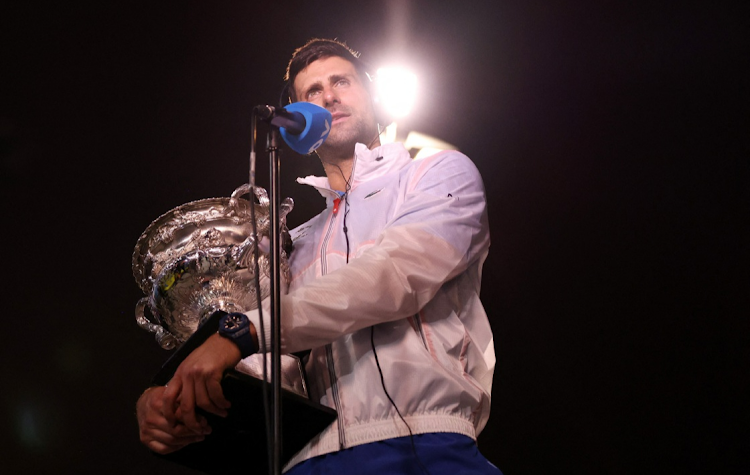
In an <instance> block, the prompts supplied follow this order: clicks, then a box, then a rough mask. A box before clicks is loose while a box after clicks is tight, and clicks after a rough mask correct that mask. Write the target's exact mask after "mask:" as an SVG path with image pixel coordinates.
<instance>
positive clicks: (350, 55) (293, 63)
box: [282, 38, 370, 102]
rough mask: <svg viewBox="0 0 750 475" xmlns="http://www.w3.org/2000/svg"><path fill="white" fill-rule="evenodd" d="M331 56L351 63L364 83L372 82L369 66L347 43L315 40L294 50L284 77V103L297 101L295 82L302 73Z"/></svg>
mask: <svg viewBox="0 0 750 475" xmlns="http://www.w3.org/2000/svg"><path fill="white" fill-rule="evenodd" d="M331 56H338V57H339V58H343V59H345V60H347V61H349V62H350V63H352V64H353V65H354V69H355V70H356V71H357V73H358V74H359V78H360V80H361V81H362V83H363V84H365V85H367V84H368V83H369V82H370V80H369V75H368V74H367V71H368V67H367V64H366V63H365V62H364V61H362V60H361V59H360V57H359V52H357V51H354V50H353V49H351V48H350V47H348V46H347V45H346V44H345V43H343V42H341V41H338V40H335V39H334V40H329V39H323V38H313V39H311V40H310V41H308V42H307V43H305V44H304V45H303V46H300V47H299V48H297V49H296V50H294V53H293V54H292V59H290V60H289V64H288V65H287V67H286V74H285V75H284V81H286V84H285V85H284V92H283V93H282V102H285V101H290V102H296V101H297V97H296V94H295V92H294V80H295V78H296V77H297V74H299V72H300V71H302V70H303V69H305V68H306V67H308V66H309V65H310V64H311V63H312V62H314V61H317V60H319V59H324V58H330V57H331Z"/></svg>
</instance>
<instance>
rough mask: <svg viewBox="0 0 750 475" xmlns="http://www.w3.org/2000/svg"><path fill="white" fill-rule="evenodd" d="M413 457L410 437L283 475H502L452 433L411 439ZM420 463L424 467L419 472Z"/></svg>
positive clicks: (354, 449) (348, 451)
mask: <svg viewBox="0 0 750 475" xmlns="http://www.w3.org/2000/svg"><path fill="white" fill-rule="evenodd" d="M414 447H415V448H416V452H417V455H418V458H417V456H415V455H414V450H413V449H412V441H411V438H410V437H408V436H407V437H398V438H396V439H387V440H381V441H379V442H372V443H369V444H363V445H357V446H355V447H351V448H348V449H344V450H340V451H338V452H333V453H330V454H325V455H320V456H318V457H313V458H311V459H307V460H305V461H304V462H301V463H299V464H297V465H295V466H294V467H292V469H291V470H289V471H288V472H286V475H323V474H349V473H352V474H357V475H367V474H373V475H383V474H384V473H387V474H408V475H412V474H413V475H469V474H487V475H502V472H501V471H500V470H499V469H498V468H497V467H495V466H494V465H492V464H491V463H490V462H489V461H488V460H487V459H486V458H484V456H483V455H482V454H481V453H479V449H478V448H477V445H476V443H475V442H474V441H473V440H472V439H471V438H469V437H466V436H464V435H460V434H452V433H431V434H420V435H415V436H414ZM420 463H421V464H422V465H423V466H424V468H426V469H427V471H426V472H425V470H423V469H422V467H421V466H420Z"/></svg>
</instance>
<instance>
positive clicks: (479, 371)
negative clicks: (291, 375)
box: [137, 40, 500, 475]
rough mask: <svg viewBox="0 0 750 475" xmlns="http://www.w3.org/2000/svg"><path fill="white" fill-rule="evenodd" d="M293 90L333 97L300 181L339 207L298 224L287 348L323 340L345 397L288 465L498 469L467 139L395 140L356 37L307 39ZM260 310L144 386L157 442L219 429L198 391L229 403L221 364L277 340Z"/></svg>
mask: <svg viewBox="0 0 750 475" xmlns="http://www.w3.org/2000/svg"><path fill="white" fill-rule="evenodd" d="M287 90H288V93H289V97H290V100H292V101H308V102H312V103H315V104H317V105H320V106H322V107H325V108H326V109H328V110H329V111H330V112H331V114H332V117H333V122H332V126H331V132H330V135H329V137H328V139H327V140H326V142H325V143H324V144H323V145H322V146H321V147H320V148H319V149H318V151H317V153H318V155H319V157H320V160H321V162H322V164H323V168H324V170H325V173H326V177H307V178H304V179H299V180H298V181H299V182H300V183H303V184H308V185H311V186H314V187H316V188H317V189H318V190H319V191H320V193H321V194H322V195H323V197H324V198H325V199H326V203H327V207H326V209H325V210H324V211H323V212H322V213H321V214H319V215H318V216H316V217H315V218H313V219H311V220H310V221H308V222H307V223H305V224H304V225H302V226H300V227H298V228H297V229H295V230H293V231H292V238H293V240H294V245H295V250H294V252H293V253H292V256H291V258H290V266H291V270H292V280H291V282H290V288H289V292H288V294H287V295H285V296H283V297H282V302H281V314H282V322H281V326H282V350H283V351H284V352H297V351H301V350H306V349H311V352H310V355H309V357H308V359H307V363H306V371H307V375H308V386H309V391H310V394H311V398H313V399H315V400H318V401H320V402H321V403H322V404H325V405H328V406H330V407H334V408H335V409H336V411H337V412H338V419H337V421H336V422H335V423H333V424H332V425H331V426H330V427H328V428H327V429H326V430H324V431H323V432H322V433H321V434H320V435H319V436H318V437H316V438H315V439H313V440H312V441H311V442H310V443H309V444H308V445H307V446H306V447H305V448H304V449H303V450H302V451H301V452H300V453H298V454H297V455H296V456H295V457H294V458H293V459H292V460H291V462H290V463H289V464H288V466H287V469H289V472H288V473H293V474H297V473H300V474H301V473H323V472H326V473H327V472H332V473H339V472H341V473H348V472H355V471H356V473H423V472H424V470H426V471H427V472H428V473H430V474H433V475H437V474H441V473H451V474H456V473H493V474H497V473H500V471H499V470H498V469H497V468H495V467H494V466H493V465H491V464H490V463H489V462H487V460H486V459H485V458H484V457H482V455H481V454H479V452H478V450H477V449H476V444H475V440H476V436H477V435H478V433H479V432H480V431H481V430H482V428H483V427H484V426H485V424H486V422H487V419H488V417H489V409H490V388H491V384H492V373H493V370H494V364H495V356H494V349H493V339H492V332H491V330H490V327H489V323H488V321H487V317H486V315H485V313H484V310H483V308H482V305H481V303H480V301H479V287H480V280H481V268H482V263H483V261H484V259H485V257H486V254H487V249H488V247H489V231H488V225H487V217H486V210H485V197H484V189H483V186H482V181H481V177H480V176H479V173H478V172H477V170H476V168H475V167H474V165H473V163H472V162H471V161H470V160H469V159H468V158H467V157H466V156H464V155H463V154H460V153H458V152H455V151H450V152H442V153H439V154H436V155H434V156H432V157H428V158H426V159H423V160H420V161H413V160H411V158H410V157H409V154H408V152H407V151H406V150H405V149H404V148H403V146H402V145H401V144H387V145H385V146H381V144H380V140H379V131H378V124H377V121H378V119H380V120H381V121H382V114H381V113H380V112H378V111H377V110H376V108H375V105H374V103H373V99H372V95H371V94H370V84H369V78H368V76H367V75H366V73H365V69H364V65H363V63H362V62H361V60H359V58H358V56H357V54H356V53H354V52H353V51H351V50H350V49H349V48H348V47H347V46H345V45H344V44H342V43H339V42H337V41H332V40H312V41H310V42H308V43H307V44H306V45H305V46H303V47H301V48H299V49H298V50H297V51H295V53H294V55H293V56H292V60H291V61H290V63H289V66H288V69H287ZM266 315H267V313H266ZM247 317H248V319H249V321H250V322H252V323H251V325H250V327H249V328H250V330H251V335H252V339H250V342H248V341H245V342H243V343H240V342H237V341H234V340H232V339H231V338H228V337H225V336H222V335H219V334H216V335H213V336H212V337H210V338H209V339H208V340H207V341H206V343H204V344H203V345H202V346H201V347H199V348H198V349H197V350H195V351H194V352H193V353H192V354H191V355H190V356H189V357H188V358H187V359H186V360H185V361H184V362H183V363H182V365H181V366H180V368H179V369H178V370H177V372H176V373H175V376H174V378H173V379H172V380H171V381H170V383H169V384H168V387H166V388H165V387H156V388H150V389H149V390H147V391H146V392H145V393H144V394H143V395H142V396H141V398H140V399H139V401H138V406H137V407H138V421H139V426H140V433H141V440H142V442H143V443H144V444H146V445H147V446H148V447H149V448H150V449H152V450H154V451H156V452H159V453H168V452H172V451H174V450H178V449H180V448H181V447H184V446H185V445H187V444H189V443H193V442H196V441H199V440H202V439H203V437H204V436H205V435H206V434H208V433H209V432H210V428H209V427H208V426H207V424H206V421H205V420H204V419H202V418H201V417H199V416H196V414H195V411H194V409H195V406H198V407H201V408H203V409H205V410H207V411H209V412H212V413H214V414H218V415H226V413H227V409H228V408H229V402H228V401H226V400H225V399H224V397H223V395H222V393H221V386H220V381H221V375H222V373H223V371H224V370H225V369H227V368H231V367H233V366H235V365H236V364H237V363H238V362H239V361H240V359H241V357H242V356H245V355H246V354H248V353H249V352H251V351H252V350H251V351H248V350H247V348H248V347H253V346H254V348H257V347H258V343H259V342H258V337H259V336H260V337H261V340H262V341H265V347H266V348H267V347H270V335H258V333H257V331H256V329H257V328H260V327H259V325H258V323H259V320H258V313H257V311H253V312H248V314H247ZM239 318H245V317H244V316H240V317H239ZM268 327H269V326H268V325H265V328H268ZM240 348H243V351H240Z"/></svg>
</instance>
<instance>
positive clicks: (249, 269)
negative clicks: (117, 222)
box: [132, 184, 306, 396]
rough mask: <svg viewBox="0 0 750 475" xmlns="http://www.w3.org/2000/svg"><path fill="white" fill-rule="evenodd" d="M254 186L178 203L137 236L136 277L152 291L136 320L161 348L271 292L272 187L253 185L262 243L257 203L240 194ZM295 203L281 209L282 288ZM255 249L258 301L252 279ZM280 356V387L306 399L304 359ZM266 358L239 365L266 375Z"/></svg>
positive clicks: (243, 369) (286, 202)
mask: <svg viewBox="0 0 750 475" xmlns="http://www.w3.org/2000/svg"><path fill="white" fill-rule="evenodd" d="M249 190H250V186H249V185H247V184H245V185H242V186H240V187H239V188H237V189H236V190H234V192H233V193H232V195H231V197H230V198H208V199H203V200H198V201H191V202H189V203H186V204H184V205H181V206H178V207H177V208H174V209H172V210H170V211H168V212H166V213H165V214H163V215H161V216H160V217H159V218H157V219H156V220H154V221H153V222H152V223H151V224H150V225H149V226H148V227H147V228H146V230H145V231H144V232H143V234H142V235H141V237H140V238H139V239H138V242H137V243H136V246H135V250H134V252H133V262H132V265H133V276H134V277H135V280H136V282H137V283H138V285H139V286H140V288H141V290H143V292H144V293H145V294H146V295H147V296H146V297H143V298H142V299H141V300H140V301H138V303H137V304H136V311H135V314H136V321H137V322H138V325H140V327H141V328H143V329H145V330H148V331H149V332H152V333H155V335H156V341H157V342H158V343H159V345H160V346H161V347H162V348H164V349H173V348H175V347H177V346H179V345H181V344H182V343H184V342H185V341H186V340H188V338H190V336H192V335H193V334H194V333H195V332H196V330H197V329H198V328H199V327H200V326H201V325H202V324H203V323H204V322H206V320H207V319H208V318H209V317H210V316H211V315H212V314H214V312H216V311H218V310H223V311H225V312H228V313H231V312H245V311H249V310H252V309H254V308H257V306H258V302H259V301H263V299H264V298H266V297H268V296H269V295H270V291H271V289H270V286H271V275H270V259H269V256H268V250H269V245H268V242H269V237H268V236H269V230H270V219H269V199H268V194H267V193H266V190H264V189H263V188H258V187H255V188H254V191H255V197H256V198H257V200H258V203H256V204H255V205H254V206H255V222H256V230H257V237H258V241H259V242H256V241H255V239H254V238H253V233H252V218H251V210H250V206H251V203H250V201H248V200H246V199H244V198H241V197H242V196H243V195H245V194H248V193H249ZM293 206H294V203H293V202H292V200H291V199H290V198H286V199H285V200H283V201H282V202H281V207H280V209H279V217H280V228H281V230H282V236H281V239H282V251H281V256H280V269H281V279H280V281H281V285H282V289H281V291H282V293H284V292H286V289H287V287H288V284H289V263H288V253H289V252H291V238H290V237H289V232H288V230H287V227H286V215H287V214H288V213H289V212H290V211H291V210H292V208H293ZM256 246H257V247H258V251H259V252H258V256H259V257H258V268H259V274H260V275H259V276H258V278H259V281H260V282H259V287H260V298H258V296H257V295H256V285H255V281H254V279H255V247H256ZM281 359H282V369H281V373H282V386H283V387H284V388H285V389H289V390H292V391H294V392H296V393H298V394H300V395H303V396H305V395H306V388H305V385H304V379H303V378H302V371H301V366H300V362H299V360H298V359H297V358H296V357H294V356H291V355H282V358H281ZM262 361H263V358H262V357H261V356H260V355H254V356H251V357H249V358H245V359H244V360H242V361H241V362H240V364H239V365H238V366H237V367H236V369H237V370H238V371H241V372H243V373H245V374H249V375H251V376H254V377H257V378H261V377H262V376H261V375H262V374H263V363H262ZM269 363H270V361H269ZM269 374H270V372H269Z"/></svg>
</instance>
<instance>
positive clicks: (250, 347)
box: [219, 312, 258, 358]
mask: <svg viewBox="0 0 750 475" xmlns="http://www.w3.org/2000/svg"><path fill="white" fill-rule="evenodd" d="M250 325H251V324H250V319H248V318H247V315H245V314H244V313H239V312H234V313H228V314H226V315H224V316H223V317H221V320H219V335H221V336H223V337H224V338H228V339H230V340H232V341H233V342H234V343H235V344H236V345H237V348H239V349H240V355H241V356H242V357H243V358H247V357H248V356H250V355H253V354H255V353H257V352H258V347H257V345H256V344H255V341H254V340H253V335H252V333H250Z"/></svg>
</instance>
